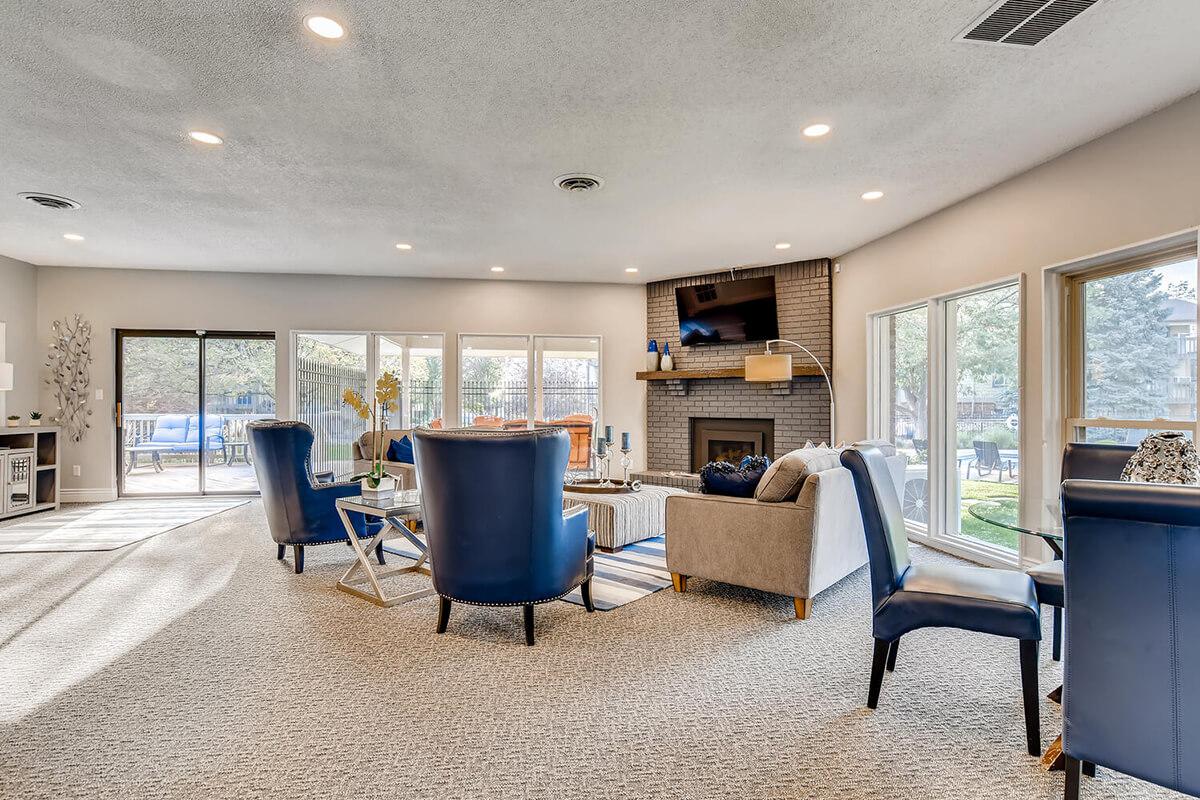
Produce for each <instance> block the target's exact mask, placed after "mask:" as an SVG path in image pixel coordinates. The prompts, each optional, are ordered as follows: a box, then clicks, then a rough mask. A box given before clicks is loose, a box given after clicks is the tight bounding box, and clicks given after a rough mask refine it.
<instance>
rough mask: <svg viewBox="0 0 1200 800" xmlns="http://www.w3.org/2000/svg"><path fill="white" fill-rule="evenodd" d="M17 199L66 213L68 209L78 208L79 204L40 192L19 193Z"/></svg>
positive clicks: (65, 198) (67, 198)
mask: <svg viewBox="0 0 1200 800" xmlns="http://www.w3.org/2000/svg"><path fill="white" fill-rule="evenodd" d="M17 197H19V198H21V199H22V200H28V201H29V202H31V203H37V204H38V205H39V206H41V207H42V208H52V209H54V210H55V211H66V210H68V209H75V208H79V203H77V202H75V201H74V200H72V199H71V198H69V197H59V196H58V195H56V194H43V193H42V192H21V193H20V194H19V195H17Z"/></svg>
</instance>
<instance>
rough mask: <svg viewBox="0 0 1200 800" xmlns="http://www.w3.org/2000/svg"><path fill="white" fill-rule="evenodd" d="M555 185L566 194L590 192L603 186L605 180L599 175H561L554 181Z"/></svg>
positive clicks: (579, 173) (577, 173)
mask: <svg viewBox="0 0 1200 800" xmlns="http://www.w3.org/2000/svg"><path fill="white" fill-rule="evenodd" d="M554 185H555V186H557V187H558V188H560V189H562V190H563V191H564V192H590V191H592V190H593V189H599V188H600V187H601V186H603V185H604V179H603V178H601V177H600V176H599V175H588V174H587V173H584V172H572V173H570V174H569V175H559V176H558V177H557V178H555V179H554Z"/></svg>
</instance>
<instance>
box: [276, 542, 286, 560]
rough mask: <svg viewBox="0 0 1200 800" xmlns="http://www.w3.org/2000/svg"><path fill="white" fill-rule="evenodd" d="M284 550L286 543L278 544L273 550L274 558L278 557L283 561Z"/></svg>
mask: <svg viewBox="0 0 1200 800" xmlns="http://www.w3.org/2000/svg"><path fill="white" fill-rule="evenodd" d="M286 552H287V545H286V544H281V545H279V547H278V548H277V549H276V551H275V558H277V559H279V560H280V561H283V555H284V553H286Z"/></svg>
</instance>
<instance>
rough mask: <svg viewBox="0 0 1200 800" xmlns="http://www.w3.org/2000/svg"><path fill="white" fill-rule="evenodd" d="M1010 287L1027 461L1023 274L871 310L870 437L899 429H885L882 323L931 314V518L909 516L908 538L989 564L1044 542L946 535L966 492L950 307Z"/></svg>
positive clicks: (1001, 563)
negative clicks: (1004, 543) (958, 484)
mask: <svg viewBox="0 0 1200 800" xmlns="http://www.w3.org/2000/svg"><path fill="white" fill-rule="evenodd" d="M1005 286H1015V287H1016V288H1017V293H1018V295H1017V309H1018V313H1017V327H1018V330H1017V336H1018V337H1019V340H1018V344H1017V381H1016V383H1017V385H1016V390H1017V397H1018V400H1017V407H1018V409H1019V411H1018V418H1019V419H1020V420H1022V422H1021V425H1020V427H1019V428H1018V437H1017V457H1018V459H1019V460H1023V459H1025V457H1026V450H1027V448H1026V447H1025V446H1024V439H1025V432H1024V427H1025V425H1026V424H1027V423H1026V422H1024V421H1025V420H1030V419H1032V414H1031V412H1030V409H1031V408H1032V405H1031V402H1030V399H1029V398H1028V397H1027V393H1026V391H1025V387H1026V385H1027V383H1028V381H1027V379H1026V374H1025V371H1026V369H1027V364H1026V358H1025V339H1026V336H1027V332H1028V321H1029V312H1028V308H1027V304H1028V302H1029V292H1028V288H1027V286H1026V278H1025V275H1024V273H1017V274H1014V275H1007V276H1005V277H1002V278H998V279H996V280H991V281H986V282H984V283H980V284H976V285H973V286H967V287H964V288H961V289H957V290H955V291H953V292H946V293H942V294H938V295H933V296H931V297H927V298H924V299H922V300H917V301H913V302H908V303H903V304H899V305H895V306H890V307H888V308H885V309H881V310H878V311H874V312H871V313H869V314H868V315H867V343H868V347H867V351H868V352H867V390H868V395H867V396H868V398H869V401H868V402H869V408H868V414H867V422H868V436H869V437H870V438H883V439H887V440H888V441H892V440H893V435H894V434H893V432H892V431H888V430H887V429H886V425H887V420H885V419H884V418H883V417H884V416H885V414H884V413H883V407H882V405H881V403H880V397H881V394H880V393H881V392H882V391H891V390H892V387H887V386H886V385H885V382H884V368H885V366H886V361H885V360H884V359H883V358H881V351H882V348H883V347H884V345H885V342H884V335H883V331H882V326H881V324H880V323H881V322H882V321H883V320H884V319H885V318H887V317H889V316H891V315H894V314H900V313H904V312H906V311H913V310H916V309H918V308H921V307H922V306H924V307H925V308H926V310H927V313H928V319H927V328H926V330H927V336H926V346H927V348H928V350H927V353H926V358H927V364H928V369H929V377H928V385H929V392H928V394H929V401H928V402H929V407H928V408H927V410H926V413H927V414H928V420H929V462H928V466H927V476H928V477H927V480H928V481H929V524H928V525H924V526H922V525H919V524H917V523H913V522H911V521H908V520H905V528H906V530H907V532H908V538H909V539H910V540H912V541H915V542H919V543H921V544H924V545H926V546H929V547H932V548H934V549H937V550H943V551H945V552H948V553H951V554H953V555H957V556H960V557H962V558H966V559H969V560H971V561H975V562H978V563H982V564H987V565H989V566H996V567H1016V566H1018V565H1019V564H1021V563H1022V562H1023V560H1026V559H1027V554H1029V553H1031V552H1032V551H1033V548H1036V547H1038V546H1039V543H1038V542H1034V541H1032V537H1028V536H1023V535H1022V536H1020V537H1019V538H1018V540H1017V549H1016V550H1015V551H1014V550H1008V549H1006V548H1003V547H999V546H996V545H992V544H989V543H987V542H982V541H979V540H977V539H973V538H971V537H969V536H963V535H962V534H951V533H947V531H948V530H949V528H948V523H949V521H950V518H951V516H953V515H952V513H951V504H953V503H956V501H958V500H960V494H961V492H960V494H959V495H956V494H955V491H954V487H953V486H952V485H951V484H952V479H953V478H954V476H955V474H956V472H952V469H953V470H955V471H957V468H958V467H957V464H958V462H957V453H956V452H954V453H953V458H951V455H952V452H951V451H952V450H953V451H957V447H956V446H954V445H955V444H956V441H957V436H956V435H955V436H954V437H951V435H950V431H954V430H956V427H955V426H956V423H957V403H956V402H953V401H951V400H950V397H949V394H950V393H951V392H953V391H954V390H955V389H956V386H955V385H954V384H953V382H951V380H950V376H949V369H950V366H951V358H950V353H949V352H948V346H950V345H952V344H953V342H952V341H950V337H949V327H948V325H949V319H948V316H949V309H950V307H951V303H952V302H953V301H955V300H959V299H961V298H964V297H969V296H971V295H976V294H982V293H984V292H988V291H992V290H995V289H1000V288H1003V287H1005ZM950 460H953V461H954V466H953V468H952V467H951V465H950V463H949V462H950ZM1026 472H1027V471H1026V470H1023V469H1022V470H1020V471H1019V472H1018V473H1017V502H1018V504H1019V507H1020V513H1021V515H1022V517H1023V516H1024V515H1025V512H1026V509H1027V508H1028V505H1029V503H1028V493H1029V491H1030V487H1029V482H1028V480H1027V478H1026ZM960 514H961V508H960Z"/></svg>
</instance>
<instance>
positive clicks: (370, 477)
mask: <svg viewBox="0 0 1200 800" xmlns="http://www.w3.org/2000/svg"><path fill="white" fill-rule="evenodd" d="M399 397H400V381H399V380H397V378H396V376H395V375H393V374H392V373H390V372H385V373H383V375H382V376H380V378H379V380H378V381H376V382H375V396H374V397H373V398H371V402H367V400H366V398H364V397H363V396H362V395H361V394H359V393H358V392H356V391H354V390H353V389H347V390H346V391H345V392H343V393H342V402H343V403H345V404H346V405H348V406H350V407H351V408H353V409H354V410H355V412H356V413H357V414H358V416H359V418H360V419H364V420H368V421H370V423H371V431H370V432H371V469H370V471H368V472H364V473H362V474H361V475H355V476H354V477H353V478H351V480H355V481H360V482H361V484H362V496H363V497H365V498H366V499H368V500H389V499H391V497H392V496H393V495H394V494H395V493H396V478H395V477H394V476H392V475H389V474H387V473H386V472H384V471H383V431H384V428H385V426H386V425H387V417H388V413H389V412H390V411H391V410H392V409H393V408H395V406H396V402H397V399H398V398H399Z"/></svg>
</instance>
